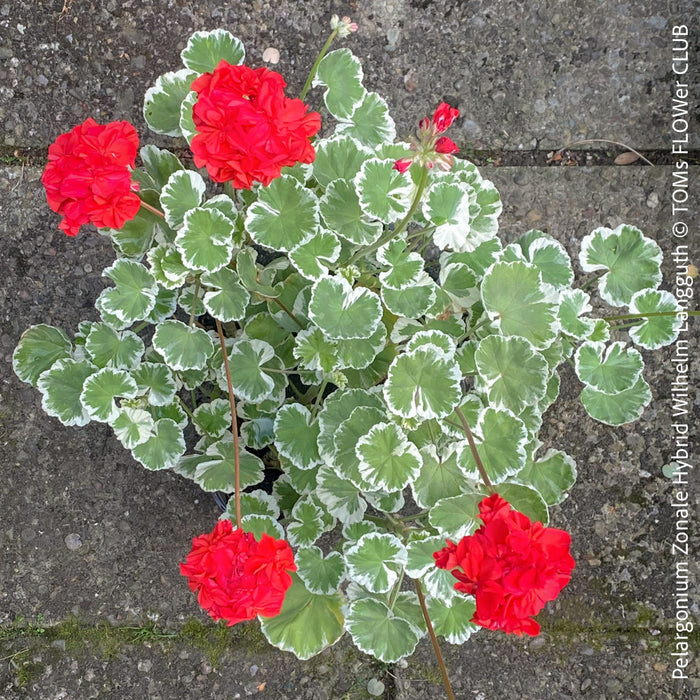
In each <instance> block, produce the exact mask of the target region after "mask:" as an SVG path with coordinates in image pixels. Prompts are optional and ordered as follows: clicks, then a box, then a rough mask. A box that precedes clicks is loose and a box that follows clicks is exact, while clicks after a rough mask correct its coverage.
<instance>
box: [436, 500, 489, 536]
mask: <svg viewBox="0 0 700 700" xmlns="http://www.w3.org/2000/svg"><path fill="white" fill-rule="evenodd" d="M483 499H484V495H483V494H481V493H463V494H460V495H459V496H452V497H451V498H443V499H442V500H441V501H438V502H437V503H436V504H435V505H434V506H433V507H432V508H431V509H430V515H429V516H428V520H429V522H430V524H431V525H432V526H433V527H434V528H436V529H437V530H438V532H440V533H441V534H442V535H443V536H444V537H446V538H449V539H451V540H455V541H458V540H461V539H462V537H465V536H466V535H471V534H472V533H473V532H474V531H475V530H476V529H477V527H478V526H479V524H480V523H479V522H478V518H479V503H481V501H482V500H483Z"/></svg>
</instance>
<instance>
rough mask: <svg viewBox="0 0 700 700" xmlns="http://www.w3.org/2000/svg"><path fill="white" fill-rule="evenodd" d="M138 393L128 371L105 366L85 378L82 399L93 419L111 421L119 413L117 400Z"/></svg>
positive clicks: (132, 396)
mask: <svg viewBox="0 0 700 700" xmlns="http://www.w3.org/2000/svg"><path fill="white" fill-rule="evenodd" d="M137 393H138V388H137V386H136V382H135V381H134V380H133V379H132V377H131V375H130V374H129V373H128V372H126V371H125V370H122V369H114V368H112V367H103V368H102V369H100V370H99V371H97V372H95V373H94V374H91V375H90V376H89V377H88V378H87V379H86V380H85V383H84V384H83V390H82V392H81V394H80V400H81V401H82V403H83V406H85V409H86V410H87V412H88V414H89V415H90V418H92V420H96V421H102V422H103V423H109V422H111V421H112V420H114V419H115V418H116V417H117V415H118V413H119V409H118V406H117V405H116V403H115V400H116V399H118V398H124V399H133V398H134V397H135V396H136V394H137Z"/></svg>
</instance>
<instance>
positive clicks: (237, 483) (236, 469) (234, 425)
mask: <svg viewBox="0 0 700 700" xmlns="http://www.w3.org/2000/svg"><path fill="white" fill-rule="evenodd" d="M215 321H216V332H217V333H218V334H219V344H220V345H221V354H222V355H223V357H224V372H225V373H226V384H227V386H228V400H229V403H230V404H231V432H232V433H233V489H234V498H235V501H236V527H238V528H239V529H240V530H242V529H243V524H242V522H241V455H240V453H239V447H238V421H237V420H236V397H235V396H234V394H233V381H232V380H231V370H230V368H229V365H228V352H227V351H226V340H225V339H224V329H223V328H222V327H221V321H219V319H218V318H217V319H215Z"/></svg>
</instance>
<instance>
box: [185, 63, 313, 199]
mask: <svg viewBox="0 0 700 700" xmlns="http://www.w3.org/2000/svg"><path fill="white" fill-rule="evenodd" d="M285 86H286V83H285V82H284V80H283V78H282V76H281V75H280V74H279V73H275V72H274V71H271V70H268V69H267V68H264V67H263V68H258V69H257V70H252V69H251V68H248V67H247V66H232V65H230V64H229V63H227V62H226V61H221V62H220V63H219V65H218V66H217V67H216V68H215V69H214V72H213V73H204V75H201V76H200V77H199V78H197V80H195V81H194V82H193V83H192V90H195V91H196V92H197V93H198V94H199V97H198V99H197V102H196V103H195V105H194V109H193V110H192V118H193V119H194V125H195V127H196V129H197V134H196V136H195V137H194V138H193V139H192V144H191V148H192V153H194V162H195V164H196V165H197V167H198V168H201V167H204V166H206V168H207V170H208V171H209V175H210V176H211V178H212V180H215V181H216V182H229V181H230V182H231V184H232V185H233V187H235V188H237V189H250V188H251V186H252V185H253V183H254V182H261V183H262V184H263V185H269V184H270V182H271V180H272V179H273V178H276V177H278V176H279V174H280V171H281V169H282V168H283V167H285V166H287V165H294V164H295V163H311V162H312V161H313V159H314V158H315V157H316V153H315V151H314V149H313V146H312V145H311V142H310V141H309V139H310V137H312V136H314V134H316V132H317V131H318V130H319V129H320V128H321V117H320V115H319V114H318V112H308V111H307V110H308V107H307V106H306V105H305V104H304V103H303V102H302V101H301V100H297V99H290V98H288V97H286V96H285V94H284V88H285Z"/></svg>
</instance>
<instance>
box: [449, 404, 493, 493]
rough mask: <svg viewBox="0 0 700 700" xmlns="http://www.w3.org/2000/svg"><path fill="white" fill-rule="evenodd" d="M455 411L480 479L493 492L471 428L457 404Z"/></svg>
mask: <svg viewBox="0 0 700 700" xmlns="http://www.w3.org/2000/svg"><path fill="white" fill-rule="evenodd" d="M455 413H456V414H457V418H459V422H460V423H461V424H462V429H463V430H464V434H465V435H466V436H467V442H468V443H469V449H470V450H471V451H472V456H473V457H474V461H475V462H476V467H477V469H478V470H479V474H480V475H481V479H482V481H483V482H484V484H485V486H486V488H487V489H488V490H489V493H495V490H494V488H493V484H492V483H491V480H490V479H489V476H488V474H487V473H486V469H485V468H484V463H483V462H482V461H481V457H479V453H478V451H477V449H476V443H475V442H474V436H473V435H472V431H471V428H470V427H469V423H468V422H467V419H466V417H465V415H464V413H462V409H461V408H460V407H459V406H457V408H455Z"/></svg>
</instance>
